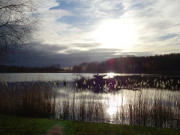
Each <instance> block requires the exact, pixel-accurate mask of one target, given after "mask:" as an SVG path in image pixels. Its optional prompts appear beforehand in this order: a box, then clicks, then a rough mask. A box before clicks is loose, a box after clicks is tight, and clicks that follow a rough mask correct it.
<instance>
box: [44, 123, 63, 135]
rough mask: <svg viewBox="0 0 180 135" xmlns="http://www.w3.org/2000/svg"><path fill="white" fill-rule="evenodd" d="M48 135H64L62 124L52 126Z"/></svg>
mask: <svg viewBox="0 0 180 135" xmlns="http://www.w3.org/2000/svg"><path fill="white" fill-rule="evenodd" d="M46 135H62V129H61V126H59V125H55V126H54V127H52V128H51V129H50V130H49V131H48V132H47V134H46Z"/></svg>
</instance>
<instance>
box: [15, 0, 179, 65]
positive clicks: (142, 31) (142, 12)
mask: <svg viewBox="0 0 180 135" xmlns="http://www.w3.org/2000/svg"><path fill="white" fill-rule="evenodd" d="M179 7H180V2H179V0H171V1H170V0H128V1H127V0H40V2H39V10H38V13H39V17H40V19H39V20H40V21H39V25H38V27H37V30H36V31H35V32H34V33H33V37H34V39H33V40H34V41H33V45H32V46H33V47H32V49H30V50H31V53H32V54H31V53H28V55H27V56H26V57H27V59H28V61H31V62H29V63H26V60H23V59H22V58H20V59H19V57H20V56H17V60H18V59H19V60H18V62H17V63H21V64H23V62H24V63H26V64H25V65H29V66H30V65H31V64H32V65H37V66H39V65H40V64H41V65H48V64H53V63H58V62H59V63H60V64H61V65H63V66H66V65H73V64H78V63H80V62H88V61H93V60H98V61H99V60H105V59H107V58H109V57H117V56H119V55H127V54H130V55H131V54H132V55H145V54H146V55H148V54H162V53H172V52H180V12H179ZM107 20H114V21H115V22H122V23H124V24H130V25H131V26H133V31H134V33H135V38H136V40H135V41H134V42H133V43H131V45H130V46H129V50H127V51H124V50H123V49H120V48H118V47H117V48H114V49H113V48H109V49H107V48H106V49H104V48H100V46H101V44H102V43H101V42H99V41H98V39H97V37H96V35H95V32H96V30H97V29H98V28H99V26H100V25H101V24H102V23H103V22H106V21H107ZM109 27H110V28H111V26H109ZM124 31H125V32H126V31H127V30H124ZM113 34H114V33H113V32H111V33H109V34H108V35H113ZM125 35H128V34H125ZM115 36H116V37H118V35H115ZM127 39H128V38H127ZM109 46H111V45H109ZM25 52H26V51H25ZM33 62H34V64H33Z"/></svg>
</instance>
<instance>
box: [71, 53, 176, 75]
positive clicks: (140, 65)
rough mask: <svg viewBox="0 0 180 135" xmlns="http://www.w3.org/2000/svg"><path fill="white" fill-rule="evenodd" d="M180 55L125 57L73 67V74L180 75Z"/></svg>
mask: <svg viewBox="0 0 180 135" xmlns="http://www.w3.org/2000/svg"><path fill="white" fill-rule="evenodd" d="M179 69H180V54H179V53H178V54H165V55H155V56H140V57H136V56H125V57H119V58H112V59H108V60H106V61H103V62H90V63H82V64H79V65H75V66H73V69H72V71H73V72H88V73H107V72H115V73H166V74H168V73H169V74H180V70H179Z"/></svg>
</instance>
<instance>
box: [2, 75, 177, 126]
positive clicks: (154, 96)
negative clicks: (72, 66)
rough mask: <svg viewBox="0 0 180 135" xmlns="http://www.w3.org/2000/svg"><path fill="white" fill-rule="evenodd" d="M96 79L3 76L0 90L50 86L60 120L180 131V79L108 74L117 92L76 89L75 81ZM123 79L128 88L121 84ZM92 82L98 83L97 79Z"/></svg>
mask: <svg viewBox="0 0 180 135" xmlns="http://www.w3.org/2000/svg"><path fill="white" fill-rule="evenodd" d="M103 75H105V74H103ZM93 76H94V74H77V73H10V74H5V73H2V74H0V82H1V85H0V87H2V88H6V90H13V89H15V88H16V89H21V88H22V87H23V85H25V84H26V85H27V84H28V85H27V86H31V85H34V84H35V85H36V84H38V85H39V84H40V85H42V86H45V84H48V87H50V88H51V90H52V91H54V93H55V99H56V101H55V110H56V114H55V117H56V118H57V119H68V120H80V121H92V122H106V123H114V124H131V125H145V126H157V127H173V128H179V122H180V91H179V80H180V78H179V77H172V76H171V77H168V76H167V77H163V78H162V76H158V75H143V74H114V73H107V74H106V76H105V77H104V80H106V82H107V80H108V79H111V78H115V77H116V76H118V79H117V78H116V80H115V83H117V82H118V81H117V80H120V82H119V83H121V85H119V86H121V87H119V86H118V85H117V86H118V88H119V89H117V90H116V91H114V88H115V87H117V86H114V85H113V90H112V89H110V87H109V84H108V85H107V84H105V85H104V86H103V92H94V91H93V90H91V89H90V87H83V88H82V87H74V82H75V80H80V79H82V78H88V79H89V80H92V79H91V78H93ZM140 78H143V81H142V79H140ZM122 79H123V80H124V82H126V85H122V84H123V83H122ZM84 82H85V80H83V83H84ZM86 82H87V79H86ZM92 82H94V83H96V80H92ZM132 82H133V83H132ZM110 84H111V82H110ZM132 86H133V88H132ZM139 86H141V87H139ZM147 86H148V87H147ZM152 86H155V87H152ZM167 86H169V87H167ZM93 89H94V87H93Z"/></svg>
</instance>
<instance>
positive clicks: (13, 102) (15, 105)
mask: <svg viewBox="0 0 180 135" xmlns="http://www.w3.org/2000/svg"><path fill="white" fill-rule="evenodd" d="M0 113H1V114H13V115H21V116H29V117H52V116H54V115H55V93H54V91H52V89H51V87H49V86H48V85H42V84H40V83H35V84H34V83H24V85H18V84H16V85H15V86H13V87H11V86H8V84H6V85H1V87H0Z"/></svg>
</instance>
